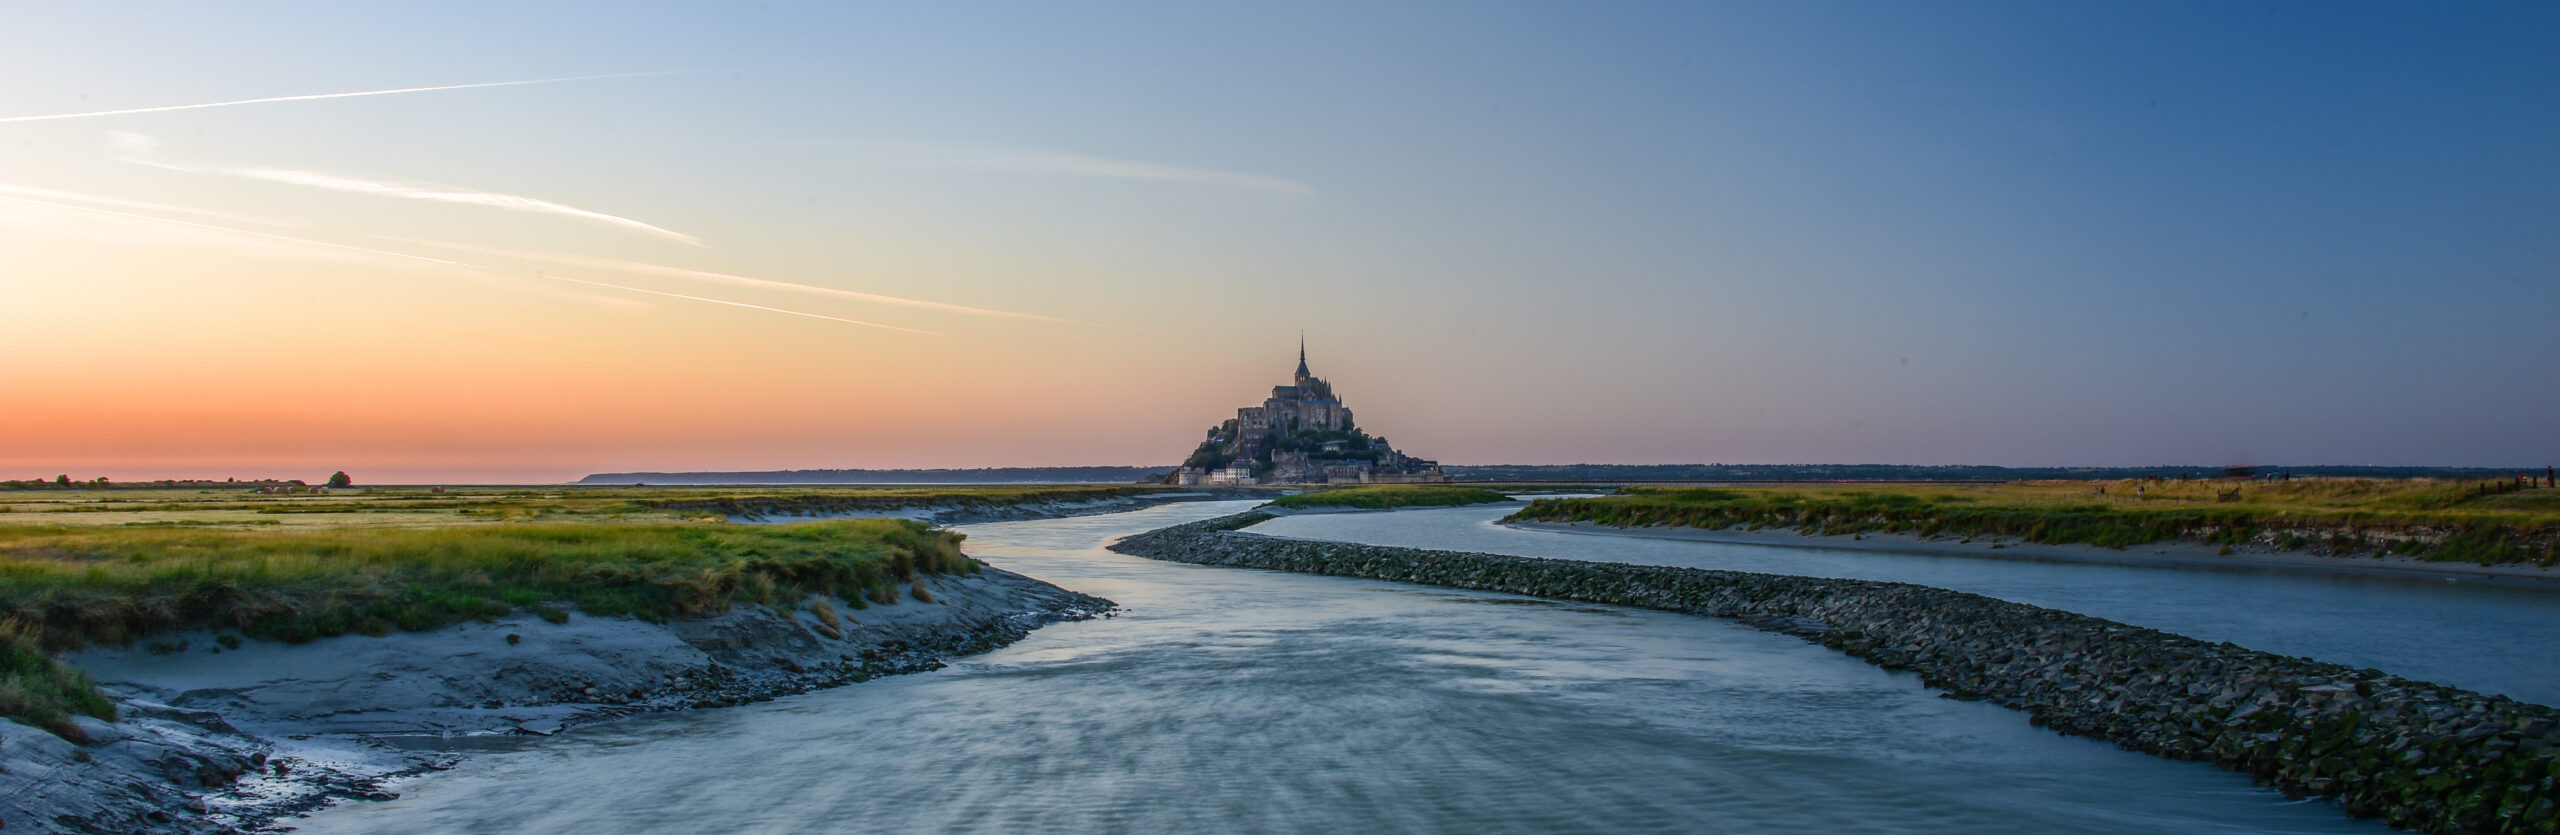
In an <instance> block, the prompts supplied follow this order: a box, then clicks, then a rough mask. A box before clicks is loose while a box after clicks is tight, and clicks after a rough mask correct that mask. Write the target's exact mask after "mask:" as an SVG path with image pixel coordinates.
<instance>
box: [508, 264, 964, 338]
mask: <svg viewBox="0 0 2560 835" xmlns="http://www.w3.org/2000/svg"><path fill="white" fill-rule="evenodd" d="M535 277H537V278H547V279H550V280H553V281H568V282H575V283H578V284H588V285H593V286H596V287H611V288H613V289H616V290H629V291H631V292H634V293H647V294H649V295H652V296H665V297H667V298H671V299H687V300H690V301H697V302H710V303H712V304H725V305H728V306H730V307H743V308H747V309H749V310H764V311H770V312H774V313H788V314H791V315H793V316H807V317H809V318H811V319H825V320H827V321H830V322H843V323H845V324H848V325H865V326H869V327H874V328H886V329H889V330H893V331H906V332H908V333H920V334H924V335H926V336H941V335H942V334H938V333H934V332H933V331H920V330H916V329H914V328H902V327H898V326H896V325H883V324H880V323H878V322H865V321H862V320H860V319H846V318H843V317H839V316H828V315H826V314H823V313H803V312H801V311H797V310H786V309H784V308H779V307H766V306H764V305H760V304H748V303H746V302H733V301H730V300H728V299H713V298H705V297H702V296H688V295H685V294H683V293H669V292H666V291H663V290H646V289H642V288H639V287H627V286H624V285H620V284H606V283H604V282H601V281H588V280H586V279H583V278H569V277H567V276H557V275H544V274H540V273H536V274H535Z"/></svg>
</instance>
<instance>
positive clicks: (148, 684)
mask: <svg viewBox="0 0 2560 835" xmlns="http://www.w3.org/2000/svg"><path fill="white" fill-rule="evenodd" d="M1175 492H1176V491H1166V490H1134V491H1133V490H1123V489H1120V488H1095V489H1084V488H990V489H976V490H972V489H949V488H927V489H892V490H815V491H812V490H785V491H779V492H757V491H734V490H733V491H716V492H713V493H705V492H704V491H697V490H682V491H674V490H670V491H648V490H642V489H630V488H615V489H592V490H563V491H545V490H523V489H506V490H500V489H476V490H460V491H448V490H445V489H442V488H400V489H384V490H347V491H340V492H335V493H330V492H310V491H293V492H276V493H262V492H250V491H245V490H221V491H216V490H196V491H182V490H145V491H118V492H112V493H110V492H108V491H85V492H84V491H68V492H62V493H58V494H47V495H43V496H28V495H20V494H0V638H6V639H7V641H8V644H7V645H6V649H7V650H8V652H7V655H6V661H7V663H6V664H0V715H5V716H6V717H7V718H10V719H14V720H17V723H19V724H7V723H0V826H5V825H10V824H16V825H20V826H29V825H31V826H33V827H34V828H36V829H38V830H61V831H106V832H125V831H155V830H156V831H194V830H200V829H203V828H206V827H219V826H230V827H254V826H257V825H261V824H263V823H265V822H268V821H272V820H274V819H275V818H276V817H277V816H280V815H288V814H292V813H295V812H298V811H301V810H305V809H308V808H311V807H312V806H314V805H317V804H323V803H326V802H329V801H330V799H331V798H348V797H356V798H365V797H379V796H381V795H382V793H383V790H382V789H381V781H383V780H386V779H390V778H394V777H398V776H401V775H404V774H412V773H416V772H417V771H419V770H421V769H432V768H437V767H441V766H442V765H444V764H448V763H449V762H450V761H451V759H452V758H451V756H450V755H449V754H445V753H436V751H439V750H441V749H444V748H447V747H449V746H450V745H452V744H454V743H453V742H452V741H453V740H471V739H479V738H483V737H490V736H497V735H542V734H549V733H556V732H558V731H560V730H562V729H565V728H569V727H575V726H577V725H579V724H582V723H588V722H595V721H603V720H607V719H613V718H618V717H622V716H628V715H632V714H635V713H642V712H649V711H659V710H675V709H684V708H692V707H710V706H720V705H729V704H737V703H740V702H743V701H753V700H761V699H768V698H772V697H774V696H778V695H783V694H788V693H796V692H800V691H804V690H808V689H812V688H818V687H829V686H835V685H839V684H845V683H850V682H854V681H861V680H865V679H868V678H872V677H876V676H880V675H889V674H894V673H901V672H912V671H916V670H925V669H933V668H935V667H938V666H940V665H941V663H942V659H944V658H947V657H951V656H954V655H958V654H964V653H972V652H979V651H984V650H986V649H990V648H993V647H995V646H1001V645H1003V644H1004V643H1007V642H1010V641H1012V640H1014V639H1017V638H1019V637H1021V636H1022V635H1023V634H1024V633H1026V632H1028V631H1029V630H1031V629H1033V628H1036V627H1038V626H1039V625H1041V624H1045V623H1049V622H1054V621H1057V620H1061V619H1075V618H1085V617H1092V616H1093V615H1095V614H1097V613H1100V612H1102V611H1105V610H1107V609H1108V608H1109V607H1110V605H1111V604H1110V603H1109V602H1108V601H1104V600H1100V599H1098V598H1092V597H1088V596H1085V595H1080V594H1075V593H1071V592H1066V591H1064V590H1061V589H1057V588H1055V587H1052V586H1048V585H1046V584H1043V583H1039V582H1037V581H1034V580H1031V579H1029V578H1025V577H1021V576H1019V575H1013V574H1009V573H1006V572H1002V571H997V570H995V569H992V568H989V567H987V566H985V565H984V564H983V563H980V562H978V561H976V560H973V559H970V558H969V557H967V556H966V555H964V554H963V553H962V552H961V548H960V543H961V541H962V537H961V535H959V534H957V533H955V532H951V531H947V530H940V529H936V528H933V527H931V526H929V525H927V524H924V523H921V522H918V521H914V520H908V519H868V520H864V519H839V520H835V521H821V522H810V523H807V524H794V525H741V524H729V523H726V522H724V521H721V520H719V519H717V518H706V516H705V515H704V514H702V513H701V512H699V511H687V510H673V509H667V508H660V507H653V506H650V505H649V504H646V503H644V500H646V501H665V502H681V501H690V500H695V499H700V498H703V497H705V496H706V495H711V496H714V497H716V498H718V499H720V500H723V501H763V500H770V501H777V502H786V503H788V502H808V501H819V502H834V503H841V504H860V505H869V506H888V507H911V506H937V507H947V508H948V509H951V510H953V511H955V512H956V513H979V514H1017V515H1027V516H1028V517H1030V518H1044V517H1055V516H1068V515H1081V514H1086V513H1105V512H1112V511H1114V510H1120V509H1125V508H1126V506H1128V505H1129V504H1131V503H1138V502H1150V501H1170V500H1181V499H1183V498H1185V496H1181V495H1171V494H1173V493H1175ZM1191 495H1194V496H1196V495H1200V494H1196V493H1194V494H1191ZM998 518H1005V517H1002V516H999V517H998Z"/></svg>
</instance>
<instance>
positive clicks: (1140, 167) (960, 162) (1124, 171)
mask: <svg viewBox="0 0 2560 835" xmlns="http://www.w3.org/2000/svg"><path fill="white" fill-rule="evenodd" d="M883 147H887V148H890V149H892V150H894V151H896V152H898V153H899V154H901V155H904V156H906V157H907V158H909V159H910V160H912V161H914V162H917V163H920V164H924V165H930V166H937V167H946V168H973V169H979V170H984V171H1007V172H1015V173H1023V174H1047V175H1055V176H1068V177H1103V178H1110V179H1122V180H1151V181H1155V182H1166V183H1183V184H1187V185H1197V186H1215V187H1219V188H1242V189H1253V190H1258V191H1269V192H1276V193H1280V194H1286V195H1290V196H1292V197H1314V196H1316V189H1315V187H1314V186H1311V185H1307V184H1306V183H1301V182H1298V181H1296V180H1291V179H1286V178H1282V177H1271V176H1266V175H1262V174H1247V173H1243V172H1238V171H1219V170H1216V169H1210V168H1188V167H1184V166H1179V165H1164V164H1161V163H1153V162H1138V161H1136V160H1125V159H1112V158H1109V157H1096V156H1086V155H1084V154H1074V153H1068V152H1065V151H1048V150H1040V149H1036V148H997V147H986V146H969V145H916V144H890V145H885V146H883Z"/></svg>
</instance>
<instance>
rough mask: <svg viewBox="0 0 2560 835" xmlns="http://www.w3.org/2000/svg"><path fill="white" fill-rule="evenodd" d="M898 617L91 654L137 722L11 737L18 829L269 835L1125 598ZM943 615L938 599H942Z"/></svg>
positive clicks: (848, 602) (970, 645)
mask: <svg viewBox="0 0 2560 835" xmlns="http://www.w3.org/2000/svg"><path fill="white" fill-rule="evenodd" d="M897 591H898V594H897V595H895V596H894V597H892V598H891V599H893V600H898V601H901V602H898V603H895V604H891V605H880V604H869V605H868V608H859V607H861V606H863V605H864V604H866V603H869V601H867V600H866V601H861V602H857V601H856V600H853V599H847V598H838V597H831V596H813V597H811V598H809V599H806V600H802V601H798V604H799V605H798V606H796V607H794V608H791V609H785V608H783V607H780V606H774V605H759V604H745V603H742V604H737V605H735V606H732V607H730V608H729V609H728V610H727V611H725V612H723V613H721V614H717V615H712V616H705V617H693V618H682V619H672V620H668V621H666V622H663V623H653V622H649V621H644V620H640V619H637V618H633V617H593V616H588V615H585V614H583V613H579V612H575V611H571V612H569V613H567V616H566V617H565V618H562V619H561V621H560V622H557V623H554V622H552V621H550V620H548V619H546V618H544V617H541V616H537V615H533V614H530V613H521V612H520V613H516V614H512V615H507V616H504V617H499V618H495V619H493V620H490V621H487V622H468V623H463V624H458V625H454V626H449V627H444V628H440V629H436V630H432V631H426V632H405V633H398V634H393V635H389V636H385V637H371V636H363V635H347V636H342V637H336V638H326V639H321V640H317V641H313V642H310V643H304V644H285V643H281V642H270V641H256V640H250V641H239V640H238V639H236V638H235V639H233V640H231V641H225V640H223V637H222V636H221V635H220V634H217V633H214V632H211V631H196V632H189V633H177V634H173V635H168V636H164V637H163V638H162V639H161V640H162V641H163V642H162V643H159V644H157V647H158V649H154V648H151V647H142V646H137V647H118V648H100V649H90V650H83V651H80V652H75V653H70V654H68V655H66V656H65V660H66V661H68V662H69V663H71V664H73V665H74V666H77V667H80V668H83V669H85V670H88V671H89V672H90V673H91V674H92V675H94V676H95V677H96V678H97V679H98V680H99V681H100V682H101V685H102V687H103V688H104V690H105V691H106V692H107V694H108V695H109V696H110V697H111V698H113V700H114V701H115V702H116V705H117V707H118V712H119V713H120V714H121V719H120V721H117V722H112V723H110V722H103V721H99V720H97V719H93V718H88V717H80V718H78V719H77V720H76V721H77V722H78V723H79V725H80V729H81V731H83V732H84V733H85V734H86V736H87V737H88V739H89V742H88V744H86V745H78V744H74V743H71V742H68V741H65V740H63V739H62V738H60V737H57V736H55V735H53V734H50V733H46V732H43V731H38V730H35V729H33V728H27V727H23V726H16V725H0V822H4V823H5V825H7V826H8V827H9V828H10V829H12V830H16V829H20V828H26V829H30V830H32V831H69V832H194V831H203V830H206V829H220V828H225V827H229V828H238V829H257V828H260V827H264V826H267V825H269V824H271V823H273V822H275V821H277V820H278V819H280V818H285V817H289V816H291V815H294V814H296V813H300V812H305V811H309V810H311V809H314V808H318V807H320V806H322V805H326V804H328V803H332V802H335V801H337V800H341V799H385V798H388V797H390V796H391V794H390V793H389V792H388V791H387V790H386V789H385V784H386V783H387V782H390V781H393V780H396V779H398V778H400V777H404V776H409V775H414V774H418V773H422V772H425V771H431V770H436V769H440V768H445V767H450V766H451V765H452V764H453V763H454V762H455V761H456V760H457V758H458V755H457V754H456V753H455V751H456V750H460V749H464V748H467V747H468V746H469V745H470V744H471V743H472V742H473V741H475V740H486V739H494V738H500V737H505V736H522V735H550V734H554V733H559V732H561V731H564V730H567V729H571V728H575V727H578V726H580V725H584V724H591V723H594V722H601V721H608V720H612V719H618V718H622V717H627V716H633V715H638V714H643V713H651V712H659V711H668V710H684V709H691V708H700V707H720V706H727V705H735V704H743V703H748V702H757V701H765V700H769V699H772V698H775V697H779V696H784V695H790V694H794V693H801V692H806V691H809V690H814V689H821V688H827V687H835V686H840V685H845V684H851V683H854V682H860V681H866V680H869V679H872V678H876V677H879V676H885V675H895V674H900V673H909V672H920V671H925V670H932V669H938V668H940V667H941V666H942V665H943V663H944V661H945V659H948V658H951V657H954V656H959V655H965V654H970V653H976V652H984V651H987V650H990V649H994V648H996V647H999V646H1003V645H1005V644H1008V643H1011V642H1013V641H1015V640H1018V639H1020V638H1021V637H1022V636H1024V635H1026V634H1028V633H1029V632H1030V631H1031V630H1033V629H1036V628H1038V627H1040V626H1042V625H1045V624H1048V623H1054V622H1057V621H1061V620H1079V619H1085V618H1091V617H1094V616H1097V615H1100V614H1103V613H1105V612H1107V611H1108V610H1109V609H1110V608H1111V603H1110V601H1107V600H1102V599H1100V598H1095V597H1091V596H1088V595H1082V594H1077V593H1075V592H1070V591H1066V590H1064V589H1059V588H1057V587H1054V586H1050V585H1048V584H1046V583H1042V582H1039V581H1037V580H1033V579H1030V578H1028V577H1023V576H1021V575H1018V574H1013V573H1011V572H1006V571H1002V570H999V569H994V568H982V569H980V570H979V571H978V572H977V573H975V574H974V575H967V576H936V577H930V578H920V579H919V581H918V582H915V583H909V584H904V585H902V586H899V587H897ZM928 600H929V601H931V602H926V601H928Z"/></svg>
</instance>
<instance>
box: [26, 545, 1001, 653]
mask: <svg viewBox="0 0 2560 835" xmlns="http://www.w3.org/2000/svg"><path fill="white" fill-rule="evenodd" d="M975 568H976V567H975V566H974V565H973V564H972V561H970V560H968V559H967V558H965V557H962V556H961V555H960V535H959V534H956V533H952V532H948V531H941V530H936V529H933V528H930V527H927V526H925V525H924V524H922V523H919V522H914V521H910V520H904V519H852V520H839V521H829V522H812V523H806V524H798V525H775V526H745V525H702V524H684V523H624V524H614V523H593V522H546V523H516V524H504V525H472V526H454V527H441V528H334V529H317V530H305V531H295V530H281V531H280V530H274V529H230V530H216V529H189V528H127V527H121V526H114V527H107V526H44V525H6V526H0V618H16V619H18V620H20V621H23V622H24V623H26V624H29V628H31V629H32V630H33V631H34V634H35V635H37V636H38V638H39V639H40V641H41V645H42V646H44V647H46V648H49V649H65V648H71V647H77V646H81V645H84V644H88V643H100V642H103V643H110V644H124V643H127V642H129V641H132V640H134V639H136V638H140V637H143V636H148V635H152V634H155V633H161V632H167V631H172V630H179V629H191V628H199V627H212V628H215V629H228V630H237V631H238V632H239V633H240V634H244V635H247V636H250V637H254V638H264V639H269V640H280V641H287V642H302V641H309V640H313V639H317V638H323V637H328V636H333V635H343V634H348V633H361V634H368V635H384V634H389V633H391V632H393V631H397V630H409V631H418V630H427V629H434V628H437V627H440V626H445V625H449V624H453V623H458V622H462V621H468V620H481V621H485V620H489V619H492V618H496V617H499V616H502V615H505V614H507V613H509V612H512V611H515V610H518V609H523V610H526V611H531V612H534V613H535V614H538V615H540V616H542V617H544V618H545V619H550V620H554V621H555V622H556V621H560V620H565V619H566V618H567V613H566V612H565V611H562V610H561V609H560V608H559V607H558V606H556V605H554V604H555V602H560V601H565V602H568V603H571V604H574V605H576V606H577V607H578V608H579V609H580V610H581V611H584V612H586V613H587V614H590V615H596V616H602V617H612V616H618V615H633V616H636V617H640V618H643V619H646V620H651V621H663V620H666V619H668V618H673V617H683V616H688V615H695V614H706V613H715V612H718V611H726V610H727V608H728V607H729V606H730V605H731V604H732V602H733V601H754V602H770V601H773V600H777V599H782V600H790V599H798V598H799V597H801V596H802V595H804V594H806V593H809V592H815V591H827V592H830V593H832V592H833V591H834V590H836V589H838V588H864V589H868V588H877V587H880V586H883V585H885V586H887V587H888V588H889V589H891V591H890V592H889V594H888V600H883V601H881V602H891V601H894V600H895V599H896V598H895V594H896V592H895V591H894V589H895V588H896V586H895V583H896V582H897V581H900V580H907V581H912V580H913V579H914V578H915V577H916V576H918V575H920V574H965V573H970V572H972V571H974V570H975ZM875 599H878V598H875Z"/></svg>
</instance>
